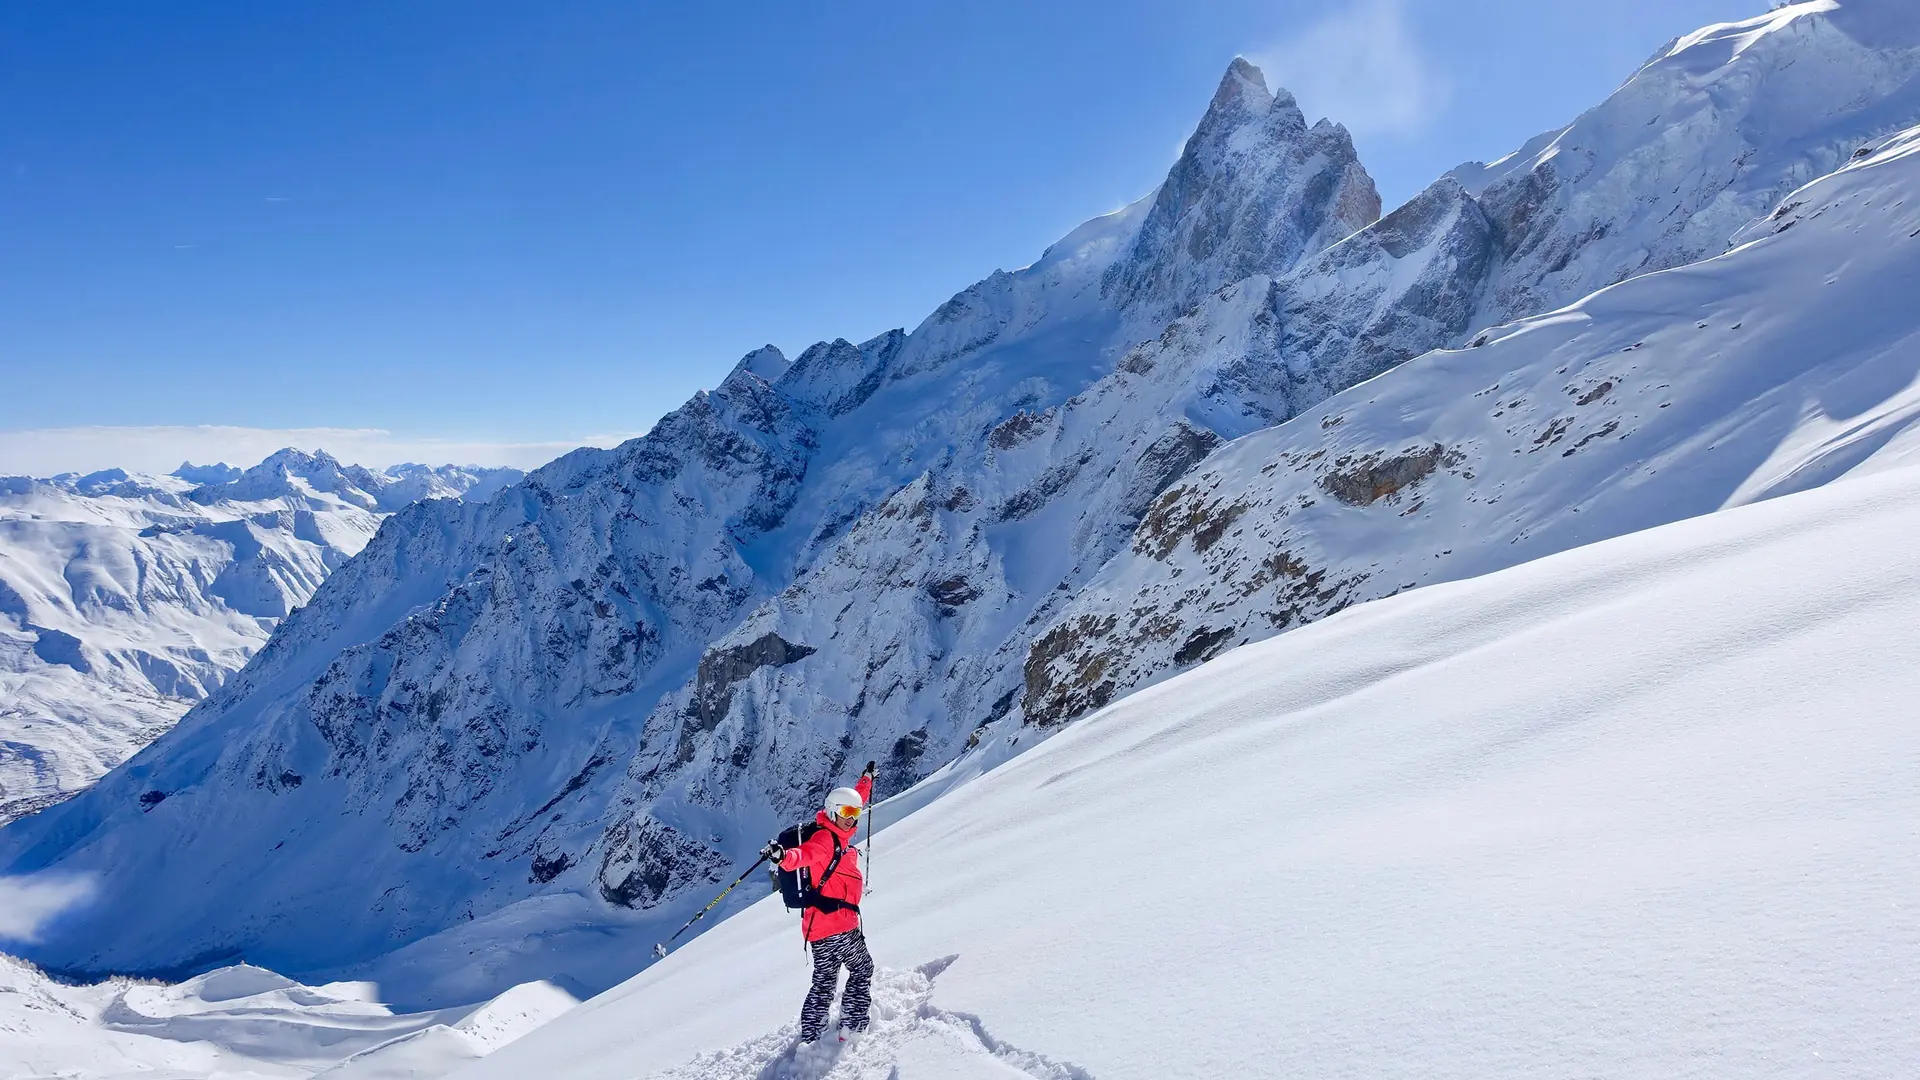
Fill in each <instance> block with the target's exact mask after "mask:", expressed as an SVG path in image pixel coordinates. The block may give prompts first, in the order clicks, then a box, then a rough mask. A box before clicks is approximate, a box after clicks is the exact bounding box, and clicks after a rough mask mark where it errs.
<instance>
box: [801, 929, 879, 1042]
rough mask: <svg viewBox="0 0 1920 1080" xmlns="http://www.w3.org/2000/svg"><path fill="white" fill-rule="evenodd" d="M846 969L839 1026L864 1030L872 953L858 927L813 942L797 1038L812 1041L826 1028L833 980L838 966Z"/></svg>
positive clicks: (869, 1000)
mask: <svg viewBox="0 0 1920 1080" xmlns="http://www.w3.org/2000/svg"><path fill="white" fill-rule="evenodd" d="M842 965H844V966H845V967H846V969H847V989H846V992H845V993H842V994H841V995H840V1026H841V1027H843V1028H845V1029H847V1030H848V1031H865V1030H867V1008H868V1007H869V1006H870V1005H872V1004H873V957H872V956H870V955H868V954H867V937H866V935H865V934H862V933H861V932H860V931H858V930H849V931H847V932H846V933H844V934H835V935H833V936H832V937H830V938H821V939H820V940H819V941H816V942H814V943H813V988H812V989H811V990H808V991H807V1001H806V1004H804V1005H802V1006H801V1007H800V1041H801V1042H813V1041H814V1040H815V1039H818V1038H819V1037H820V1036H821V1034H822V1033H824V1032H825V1031H826V1030H827V1011H828V1010H829V1009H830V1008H832V1007H833V988H834V984H835V983H838V982H839V981H840V968H841V966H842Z"/></svg>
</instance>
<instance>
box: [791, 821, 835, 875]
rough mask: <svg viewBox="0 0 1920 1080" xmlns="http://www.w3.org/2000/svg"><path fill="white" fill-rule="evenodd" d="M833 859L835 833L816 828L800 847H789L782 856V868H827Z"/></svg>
mask: <svg viewBox="0 0 1920 1080" xmlns="http://www.w3.org/2000/svg"><path fill="white" fill-rule="evenodd" d="M832 861H833V834H831V833H829V832H827V830H825V829H815V830H814V832H813V835H812V836H809V837H807V838H806V839H805V840H804V841H802V842H801V844H800V846H799V847H790V848H787V849H786V851H785V853H784V854H782V855H781V856H780V869H782V870H825V869H826V868H827V864H828V863H830V862H832Z"/></svg>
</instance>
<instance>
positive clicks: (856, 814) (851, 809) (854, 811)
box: [827, 806, 867, 821]
mask: <svg viewBox="0 0 1920 1080" xmlns="http://www.w3.org/2000/svg"><path fill="white" fill-rule="evenodd" d="M866 812H867V808H866V807H864V806H836V807H834V808H833V809H831V810H829V811H827V813H829V814H832V815H833V816H834V817H837V818H839V819H840V820H842V821H858V820H859V819H860V815H861V814H864V813H866Z"/></svg>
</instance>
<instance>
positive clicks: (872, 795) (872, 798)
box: [866, 761, 880, 890]
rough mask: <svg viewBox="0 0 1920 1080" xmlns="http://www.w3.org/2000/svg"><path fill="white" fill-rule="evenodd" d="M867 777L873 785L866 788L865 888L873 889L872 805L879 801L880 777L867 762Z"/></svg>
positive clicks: (871, 764)
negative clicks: (871, 779) (877, 792)
mask: <svg viewBox="0 0 1920 1080" xmlns="http://www.w3.org/2000/svg"><path fill="white" fill-rule="evenodd" d="M867 775H868V776H870V777H872V778H873V781H874V782H873V784H872V785H871V786H870V787H868V788H867V881H866V884H867V888H868V889H869V890H871V889H872V887H873V804H874V803H877V802H879V801H880V799H879V797H878V795H877V794H876V790H875V789H877V788H878V787H879V786H880V777H879V776H878V775H877V774H876V773H875V772H874V771H873V762H871V761H869V762H867Z"/></svg>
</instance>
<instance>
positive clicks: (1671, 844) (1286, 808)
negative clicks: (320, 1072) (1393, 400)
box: [455, 469, 1920, 1080]
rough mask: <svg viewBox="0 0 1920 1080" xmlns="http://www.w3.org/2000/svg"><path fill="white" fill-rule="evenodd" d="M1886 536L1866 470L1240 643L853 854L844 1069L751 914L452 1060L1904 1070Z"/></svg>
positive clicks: (579, 1065)
mask: <svg viewBox="0 0 1920 1080" xmlns="http://www.w3.org/2000/svg"><path fill="white" fill-rule="evenodd" d="M1917 529H1920V470H1914V469H1903V470H1899V471H1896V472H1890V473H1887V474H1884V475H1879V476H1872V477H1866V478H1859V479H1848V480H1846V481H1844V482H1842V483H1837V484H1834V485H1831V486H1829V487H1826V488H1823V489H1820V490H1818V491H1813V492H1806V493H1802V494H1798V495H1794V496H1791V497H1788V498H1783V499H1779V500H1775V501H1771V502H1768V503H1764V504H1761V505H1758V506H1750V507H1745V508H1741V509H1737V510H1733V511H1729V512H1727V513H1722V514H1712V515H1707V516H1704V517H1700V518H1696V519H1693V520H1690V521H1686V522H1682V523H1678V524H1675V525H1671V526H1666V527H1662V528H1659V529H1655V530H1651V531H1647V532H1642V533H1638V534H1635V535H1632V536H1629V537H1623V538H1619V539H1615V540H1611V541H1607V542H1605V543H1602V544H1598V545H1594V546H1590V547H1586V548H1582V549H1579V550H1577V551H1572V552H1567V553H1563V554H1560V555H1555V556H1552V557H1549V558H1546V559H1542V560H1539V561H1536V562H1533V563H1529V564H1527V565H1525V566H1521V567H1517V568H1515V569H1512V570H1507V571H1503V572H1501V573H1498V574H1494V575H1490V576H1487V577H1482V578H1476V579H1474V580H1471V581H1465V582H1456V583H1451V584H1448V585H1443V586H1438V587H1435V588H1432V589H1423V590H1420V591H1418V592H1415V593H1411V594H1408V595H1405V596H1400V597H1396V598H1393V599H1390V600H1385V601H1381V602H1378V603H1373V604H1368V605H1365V606H1362V607H1357V608H1354V609H1352V610H1349V611H1347V612H1344V613H1342V614H1341V615H1339V616H1337V617H1335V618H1332V619H1328V620H1326V621H1324V622H1321V623H1319V624H1317V625H1314V626H1311V627H1308V628H1306V629H1304V630H1301V631H1299V632H1297V633H1293V634H1288V635H1285V636H1283V637H1280V638H1276V639H1274V640H1271V641H1267V642H1263V643H1260V644H1257V645H1252V646H1248V647H1246V648H1244V649H1240V650H1237V651H1235V652H1233V653H1231V654H1229V655H1227V656H1224V657H1221V658H1220V659H1218V660H1215V661H1214V662H1212V663H1210V664H1208V665H1206V666H1205V667H1203V668H1201V669H1199V670H1198V671H1195V672H1191V673H1189V674H1187V675H1184V676H1181V677H1180V678H1177V679H1174V680H1172V681H1169V682H1167V683H1164V684H1162V685H1160V686H1158V687H1155V688H1153V689H1151V690H1147V691H1144V692H1142V693H1140V694H1137V695H1135V696H1133V697H1130V698H1128V699H1126V700H1124V701H1122V702H1119V703H1118V704H1116V705H1115V706H1113V707H1112V708H1110V709H1109V710H1107V711H1105V712H1103V713H1101V714H1099V715H1098V716H1095V717H1092V718H1090V719H1088V720H1087V721H1085V722H1083V723H1081V724H1078V725H1075V726H1073V727H1071V728H1068V729H1067V730H1065V731H1064V732H1063V733H1061V734H1059V735H1057V736H1055V737H1054V738H1053V739H1052V740H1050V741H1048V742H1046V743H1045V744H1043V745H1041V746H1040V747H1038V748H1036V749H1034V750H1031V751H1029V752H1028V753H1027V754H1025V755H1023V756H1022V757H1020V758H1018V759H1016V760H1014V761H1013V762H1011V763H1009V764H1007V765H1004V766H1002V767H1001V768H999V769H998V770H996V771H994V772H992V773H990V774H988V775H986V776H985V777H983V778H981V779H978V780H976V781H974V782H972V783H971V784H968V785H966V786H964V787H961V788H960V789H958V790H956V791H954V792H953V793H951V794H949V795H948V796H947V797H945V798H944V799H942V800H940V801H939V802H937V803H935V804H934V805H932V806H930V807H928V808H927V809H924V810H922V811H920V812H919V813H917V814H915V815H914V816H912V817H910V818H907V819H906V820H903V821H901V822H899V823H898V824H897V825H894V826H893V827H891V828H887V829H884V830H883V831H882V832H881V833H880V834H879V836H878V837H877V838H876V848H877V849H878V855H877V862H878V864H879V867H880V870H879V873H880V874H881V875H882V876H881V877H880V879H879V881H878V882H877V883H876V887H875V890H874V892H873V894H872V895H871V896H870V898H869V899H868V901H867V903H866V904H864V905H863V907H864V911H865V917H866V923H867V931H868V935H869V937H870V940H871V942H872V946H873V950H874V953H875V956H876V959H877V961H878V963H879V965H880V975H879V979H878V984H877V986H878V993H877V998H878V1003H877V1006H876V1009H877V1012H876V1017H877V1021H876V1024H875V1028H874V1030H872V1031H871V1032H870V1033H869V1034H868V1035H867V1036H866V1038H865V1039H864V1040H863V1041H861V1042H859V1043H857V1044H855V1045H854V1047H853V1048H852V1049H850V1050H848V1051H846V1052H845V1053H844V1054H842V1055H840V1056H839V1058H838V1060H837V1061H835V1060H833V1059H832V1058H827V1059H825V1060H809V1061H803V1062H802V1063H801V1064H799V1065H796V1064H795V1063H794V1061H793V1059H792V1054H793V1051H792V1039H793V1032H794V1018H795V1013H796V1012H797V1009H798V1005H799V1001H800V998H801V996H802V994H803V993H804V990H805V970H804V969H805V958H804V957H803V956H802V955H801V954H800V952H799V949H798V947H797V941H798V937H797V933H798V931H797V928H796V923H795V921H794V919H793V918H792V917H791V916H790V915H788V914H787V913H786V912H784V911H782V910H780V909H779V908H778V906H777V901H772V900H769V901H767V902H763V903H761V904H760V905H758V906H756V907H754V908H752V909H751V910H748V911H746V912H743V913H742V914H740V915H737V916H735V917H734V918H732V919H729V920H727V921H726V922H725V923H723V924H721V925H720V926H718V927H717V928H715V929H714V930H712V931H710V932H709V933H707V934H706V935H704V936H702V937H700V938H698V939H696V940H695V941H693V942H691V943H689V944H688V945H686V946H685V947H684V948H682V949H680V950H678V951H677V952H676V953H675V954H674V955H672V956H670V957H669V958H668V960H666V961H665V962H663V963H660V964H658V965H656V966H654V967H653V968H651V969H649V970H647V971H646V972H644V973H642V974H641V975H639V976H637V977H635V978H634V979H633V980H631V981H630V982H628V983H626V984H624V985H622V986H620V987H619V988H617V989H615V990H613V991H610V992H608V993H606V994H603V995H601V996H600V997H598V998H595V999H594V1000H592V1001H590V1002H588V1003H586V1004H585V1005H584V1006H582V1007H581V1008H579V1009H576V1010H574V1011H573V1012H571V1013H569V1014H568V1015H566V1016H565V1017H563V1018H561V1019H560V1020H557V1021H555V1022H554V1023H552V1024H550V1025H548V1026H546V1027H544V1028H542V1029H541V1030H539V1031H536V1032H534V1033H533V1034H531V1035H529V1036H527V1037H526V1038H524V1039H523V1040H521V1041H520V1042H518V1043H515V1044H514V1045H512V1046H509V1047H507V1048H505V1049H503V1050H501V1051H500V1052H498V1053H496V1054H495V1055H493V1056H491V1057H490V1058H488V1059H486V1060H484V1061H482V1062H480V1063H479V1064H477V1065H475V1066H473V1067H471V1068H468V1069H466V1070H464V1071H461V1072H458V1073H456V1074H455V1076H456V1077H459V1078H461V1080H489V1078H496V1077H497V1078H502V1080H506V1078H517V1077H524V1076H529V1075H541V1076H552V1077H556V1078H566V1080H591V1078H609V1080H612V1078H622V1080H625V1078H630V1077H635V1076H645V1077H676V1078H685V1080H733V1078H739V1080H754V1078H762V1080H781V1078H786V1077H790V1076H796V1077H797V1076H805V1077H809V1078H810V1080H812V1078H830V1080H852V1078H855V1077H861V1078H872V1080H882V1078H887V1077H897V1078H899V1080H930V1078H938V1077H1004V1078H1007V1080H1020V1078H1021V1077H1034V1078H1041V1080H1069V1078H1072V1080H1085V1078H1089V1077H1092V1078H1098V1080H1130V1078H1141V1080H1148V1078H1152V1080H1161V1078H1166V1077H1187V1076H1192V1077H1218V1076H1367V1077H1387V1076H1408V1077H1413V1076H1419V1077H1461V1078H1469V1077H1472V1078H1480V1077H1487V1076H1552V1077H1561V1076H1566V1077H1571V1076H1610V1077H1647V1078H1661V1080H1672V1078H1677V1077H1727V1076H1742V1077H1809V1078H1812V1077H1831V1076H1858V1077H1869V1076H1876V1077H1889V1078H1892V1077H1902V1076H1911V1075H1913V1073H1914V1071H1915V1069H1916V1068H1920V1027H1916V1026H1915V1025H1914V1024H1913V1022H1912V1018H1913V1016H1914V1014H1915V1010H1916V1009H1920V909H1916V908H1915V906H1914V905H1913V903H1912V902H1911V898H1912V897H1913V895H1914V894H1915V891H1916V889H1920V832H1916V831H1915V828H1914V824H1913V823H1914V822H1915V821H1916V820H1920V788H1917V787H1916V786H1915V785H1914V783H1913V769H1914V766H1915V763H1916V762H1920V724H1917V723H1916V721H1915V717H1916V716H1920V686H1917V685H1916V684H1915V682H1914V680H1913V679H1912V672H1913V671H1914V670H1915V665H1916V664H1920V564H1916V563H1915V561H1914V560H1913V559H1912V558H1910V557H1909V556H1910V549H1911V540H1912V537H1913V536H1914V534H1915V531H1916V530H1917ZM829 1066H830V1067H829Z"/></svg>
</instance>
